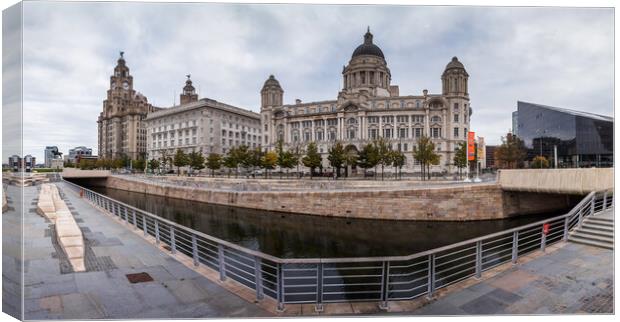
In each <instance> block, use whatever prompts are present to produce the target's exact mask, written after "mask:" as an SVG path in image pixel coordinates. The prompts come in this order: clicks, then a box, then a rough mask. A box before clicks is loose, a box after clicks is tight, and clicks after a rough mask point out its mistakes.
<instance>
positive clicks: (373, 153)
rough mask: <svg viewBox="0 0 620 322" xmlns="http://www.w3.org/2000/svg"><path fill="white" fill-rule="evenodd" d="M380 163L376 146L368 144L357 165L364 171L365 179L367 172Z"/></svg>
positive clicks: (364, 147) (362, 151)
mask: <svg viewBox="0 0 620 322" xmlns="http://www.w3.org/2000/svg"><path fill="white" fill-rule="evenodd" d="M378 163H379V154H378V153H377V148H376V147H375V145H374V144H366V145H364V146H363V147H362V150H361V151H360V153H359V157H358V160H357V165H358V166H360V168H362V169H364V177H366V171H367V170H368V169H370V168H374V167H376V166H377V164H378Z"/></svg>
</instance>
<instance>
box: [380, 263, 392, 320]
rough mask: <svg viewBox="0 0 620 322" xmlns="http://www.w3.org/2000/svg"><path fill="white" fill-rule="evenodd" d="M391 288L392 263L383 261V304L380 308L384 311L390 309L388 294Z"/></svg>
mask: <svg viewBox="0 0 620 322" xmlns="http://www.w3.org/2000/svg"><path fill="white" fill-rule="evenodd" d="M389 288H390V262H388V261H383V267H382V269H381V304H380V305H379V308H380V309H382V310H387V309H388V292H389Z"/></svg>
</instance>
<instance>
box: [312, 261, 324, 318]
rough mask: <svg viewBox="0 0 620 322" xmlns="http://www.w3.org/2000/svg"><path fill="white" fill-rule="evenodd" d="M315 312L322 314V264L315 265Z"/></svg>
mask: <svg viewBox="0 0 620 322" xmlns="http://www.w3.org/2000/svg"><path fill="white" fill-rule="evenodd" d="M314 310H315V311H316V312H323V263H318V264H316V306H315V308H314Z"/></svg>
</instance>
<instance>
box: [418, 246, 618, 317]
mask: <svg viewBox="0 0 620 322" xmlns="http://www.w3.org/2000/svg"><path fill="white" fill-rule="evenodd" d="M560 246H561V247H557V248H556V249H555V250H553V251H551V252H550V253H549V254H546V255H543V256H537V257H536V258H534V259H532V260H531V261H528V262H525V263H522V264H518V265H516V266H514V267H512V268H509V269H508V270H505V271H503V272H500V273H499V274H497V275H495V276H493V277H491V278H488V279H486V280H483V281H481V282H479V283H476V284H473V285H471V286H469V287H466V288H463V289H460V290H458V291H454V292H450V293H449V294H446V295H445V296H443V297H441V298H439V299H437V300H436V301H433V302H431V303H429V304H427V305H425V306H423V307H421V308H420V309H418V310H415V311H414V312H413V314H415V315H465V314H510V315H518V314H574V313H613V310H614V309H613V302H614V299H613V294H614V292H613V285H614V284H613V251H611V250H608V249H602V248H597V247H592V246H587V245H580V244H574V243H564V244H563V245H560Z"/></svg>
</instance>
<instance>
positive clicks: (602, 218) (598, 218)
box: [584, 216, 614, 225]
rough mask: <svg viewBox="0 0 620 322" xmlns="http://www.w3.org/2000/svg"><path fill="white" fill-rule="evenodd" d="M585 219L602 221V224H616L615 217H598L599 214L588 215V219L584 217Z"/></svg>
mask: <svg viewBox="0 0 620 322" xmlns="http://www.w3.org/2000/svg"><path fill="white" fill-rule="evenodd" d="M584 221H591V222H597V223H601V224H610V225H613V224H614V219H613V218H606V217H597V216H590V217H586V219H584Z"/></svg>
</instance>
